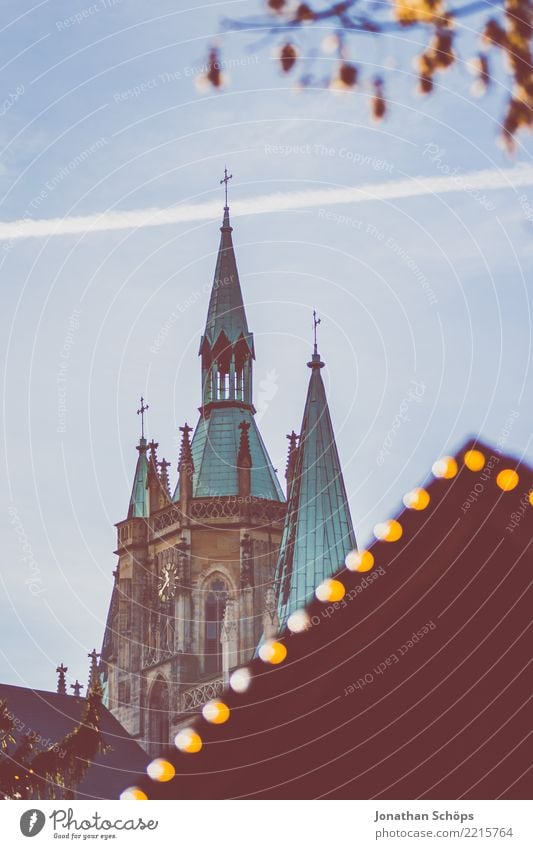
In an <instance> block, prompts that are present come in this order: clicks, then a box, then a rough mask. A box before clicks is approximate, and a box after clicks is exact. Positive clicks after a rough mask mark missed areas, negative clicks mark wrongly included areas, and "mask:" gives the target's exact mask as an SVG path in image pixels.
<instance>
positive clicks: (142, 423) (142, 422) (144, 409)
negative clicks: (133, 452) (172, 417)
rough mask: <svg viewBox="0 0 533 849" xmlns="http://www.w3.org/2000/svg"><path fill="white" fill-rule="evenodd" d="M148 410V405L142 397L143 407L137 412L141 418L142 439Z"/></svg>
mask: <svg viewBox="0 0 533 849" xmlns="http://www.w3.org/2000/svg"><path fill="white" fill-rule="evenodd" d="M148 409H149V407H148V404H145V403H144V398H143V396H142V395H141V407H140V409H139V410H137V415H138V416H140V417H141V439H144V414H145V412H146V410H148Z"/></svg>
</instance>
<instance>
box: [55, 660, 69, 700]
mask: <svg viewBox="0 0 533 849" xmlns="http://www.w3.org/2000/svg"><path fill="white" fill-rule="evenodd" d="M56 672H57V673H58V675H59V678H58V680H57V692H58V693H61V695H62V696H66V694H67V684H66V680H65V672H68V666H65V664H64V663H63V662H61V663H60V665H59V666H58V667H57V669H56Z"/></svg>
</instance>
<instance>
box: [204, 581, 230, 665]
mask: <svg viewBox="0 0 533 849" xmlns="http://www.w3.org/2000/svg"><path fill="white" fill-rule="evenodd" d="M206 592H207V595H206V597H205V663H204V669H205V672H212V673H217V672H221V670H222V646H221V644H220V635H221V633H222V620H223V618H224V608H225V606H226V599H227V597H228V587H227V585H226V583H225V582H224V581H222V580H220V578H217V579H215V580H211V581H210V582H209V584H208V585H207V589H206Z"/></svg>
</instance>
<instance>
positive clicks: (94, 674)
mask: <svg viewBox="0 0 533 849" xmlns="http://www.w3.org/2000/svg"><path fill="white" fill-rule="evenodd" d="M87 657H90V658H91V668H90V670H89V687H88V689H89V690H92V689H93V688H94V687H95V686H96V685H97V684H98V683H99V680H98V658H99V657H100V655H99V654H98V652H97V651H96V649H93V650H92V651H91V652H89V654H88V655H87Z"/></svg>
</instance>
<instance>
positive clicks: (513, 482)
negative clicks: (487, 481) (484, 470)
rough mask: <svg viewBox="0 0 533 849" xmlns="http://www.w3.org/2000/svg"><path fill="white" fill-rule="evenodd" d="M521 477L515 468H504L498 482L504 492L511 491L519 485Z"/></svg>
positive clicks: (497, 479)
mask: <svg viewBox="0 0 533 849" xmlns="http://www.w3.org/2000/svg"><path fill="white" fill-rule="evenodd" d="M519 480H520V478H519V477H518V475H517V473H516V472H515V470H514V469H502V470H501V472H500V473H499V474H498V477H497V478H496V483H497V484H498V486H499V487H500V489H503V491H504V492H511V490H512V489H515V488H516V487H517V486H518V481H519Z"/></svg>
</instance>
